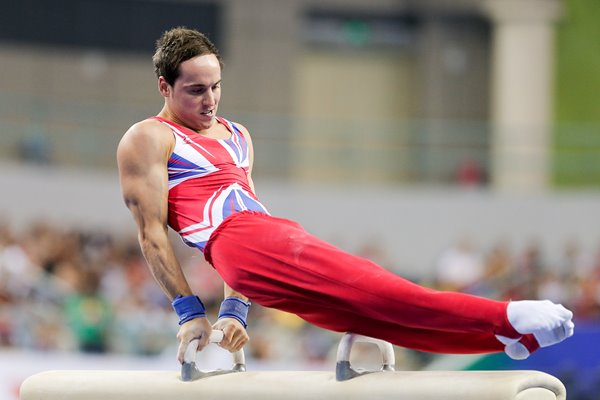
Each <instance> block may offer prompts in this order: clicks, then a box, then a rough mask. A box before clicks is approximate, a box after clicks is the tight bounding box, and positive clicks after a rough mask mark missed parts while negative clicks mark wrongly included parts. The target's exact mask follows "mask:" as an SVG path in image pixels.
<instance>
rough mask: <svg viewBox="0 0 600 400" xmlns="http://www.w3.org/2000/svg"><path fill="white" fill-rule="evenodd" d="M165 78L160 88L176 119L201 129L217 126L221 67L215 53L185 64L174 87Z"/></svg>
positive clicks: (192, 59)
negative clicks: (216, 117)
mask: <svg viewBox="0 0 600 400" xmlns="http://www.w3.org/2000/svg"><path fill="white" fill-rule="evenodd" d="M161 78H162V77H161ZM161 78H159V90H160V92H161V94H162V95H163V96H164V97H165V99H166V105H167V107H168V109H169V112H170V113H171V114H172V117H173V119H174V121H175V122H178V123H180V124H182V125H184V126H187V127H189V128H191V129H194V130H197V131H202V130H206V129H208V128H210V127H211V126H212V125H213V123H214V122H215V116H216V115H217V108H218V106H219V100H220V99H221V66H220V64H219V60H218V59H217V57H216V56H215V55H214V54H207V55H202V56H197V57H194V58H191V59H189V60H187V61H184V62H183V63H181V65H180V66H179V77H178V78H177V79H176V80H175V83H174V84H173V86H170V85H169V84H168V83H167V82H166V81H165V80H164V79H161Z"/></svg>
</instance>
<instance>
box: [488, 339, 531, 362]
mask: <svg viewBox="0 0 600 400" xmlns="http://www.w3.org/2000/svg"><path fill="white" fill-rule="evenodd" d="M496 338H497V339H498V340H499V341H500V342H502V343H503V344H504V345H505V346H504V352H505V353H506V355H507V356H509V357H510V358H512V359H513V360H524V359H526V358H527V357H529V356H530V353H529V350H527V347H525V345H523V343H521V342H519V340H520V338H518V339H511V338H508V337H506V336H501V335H496Z"/></svg>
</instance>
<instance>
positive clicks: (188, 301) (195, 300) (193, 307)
mask: <svg viewBox="0 0 600 400" xmlns="http://www.w3.org/2000/svg"><path fill="white" fill-rule="evenodd" d="M171 305H172V306H173V309H174V310H175V312H176V313H177V316H178V317H179V325H183V324H184V323H186V322H188V321H189V320H191V319H194V318H200V317H206V310H205V308H204V304H202V301H201V300H200V298H199V297H198V296H193V295H192V296H182V295H178V296H177V297H175V299H173V302H172V303H171Z"/></svg>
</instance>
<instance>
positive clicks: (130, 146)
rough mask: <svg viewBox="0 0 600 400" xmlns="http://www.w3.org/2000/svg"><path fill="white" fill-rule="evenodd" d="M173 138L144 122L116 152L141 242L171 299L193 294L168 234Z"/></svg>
mask: <svg viewBox="0 0 600 400" xmlns="http://www.w3.org/2000/svg"><path fill="white" fill-rule="evenodd" d="M171 148H172V143H171V138H170V137H169V136H168V135H166V134H165V132H163V131H161V130H160V129H158V128H157V127H155V126H154V124H153V123H152V122H148V121H144V122H141V123H139V124H136V125H134V126H133V127H132V128H131V129H130V130H129V131H128V132H127V133H126V134H125V136H124V137H123V139H122V140H121V143H120V144H119V148H118V150H117V161H118V165H119V175H120V180H121V190H122V193H123V198H124V200H125V204H126V205H127V207H128V208H129V210H130V211H131V213H132V215H133V217H134V219H135V222H136V223H137V227H138V240H139V242H140V246H141V249H142V252H143V254H144V257H145V258H146V260H147V262H148V265H149V267H150V270H151V272H152V275H153V276H154V278H155V280H156V281H157V283H158V284H159V285H160V286H161V288H162V289H163V291H164V292H165V294H166V295H167V296H168V297H169V299H170V300H173V299H174V298H175V297H176V296H177V295H179V294H181V295H183V296H187V295H190V294H192V293H191V290H190V287H189V285H188V283H187V281H186V279H185V276H184V274H183V272H182V269H181V266H180V265H179V262H178V261H177V259H176V257H175V254H174V251H173V248H172V246H171V243H170V241H169V239H168V234H167V233H168V232H167V229H168V228H167V196H168V180H167V159H168V157H169V154H170V151H171Z"/></svg>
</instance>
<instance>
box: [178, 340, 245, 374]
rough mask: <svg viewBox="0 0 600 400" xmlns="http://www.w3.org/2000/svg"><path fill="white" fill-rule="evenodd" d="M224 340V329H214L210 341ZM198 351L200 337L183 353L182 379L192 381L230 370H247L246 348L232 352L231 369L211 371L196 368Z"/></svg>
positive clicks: (218, 341)
mask: <svg viewBox="0 0 600 400" xmlns="http://www.w3.org/2000/svg"><path fill="white" fill-rule="evenodd" d="M222 340H223V331H220V330H213V331H212V332H211V334H210V337H209V339H208V342H209V343H220V342H221V341H222ZM197 352H198V339H194V340H192V341H191V342H190V343H189V344H188V347H187V348H186V350H185V353H184V355H183V364H182V366H181V379H182V380H184V381H192V380H196V379H200V378H203V377H206V376H211V375H219V374H223V373H228V372H242V371H245V370H246V357H245V355H244V350H243V349H241V350H238V351H236V352H235V353H232V357H233V367H232V368H231V370H218V371H211V372H202V371H200V370H198V368H196V353H197Z"/></svg>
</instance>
